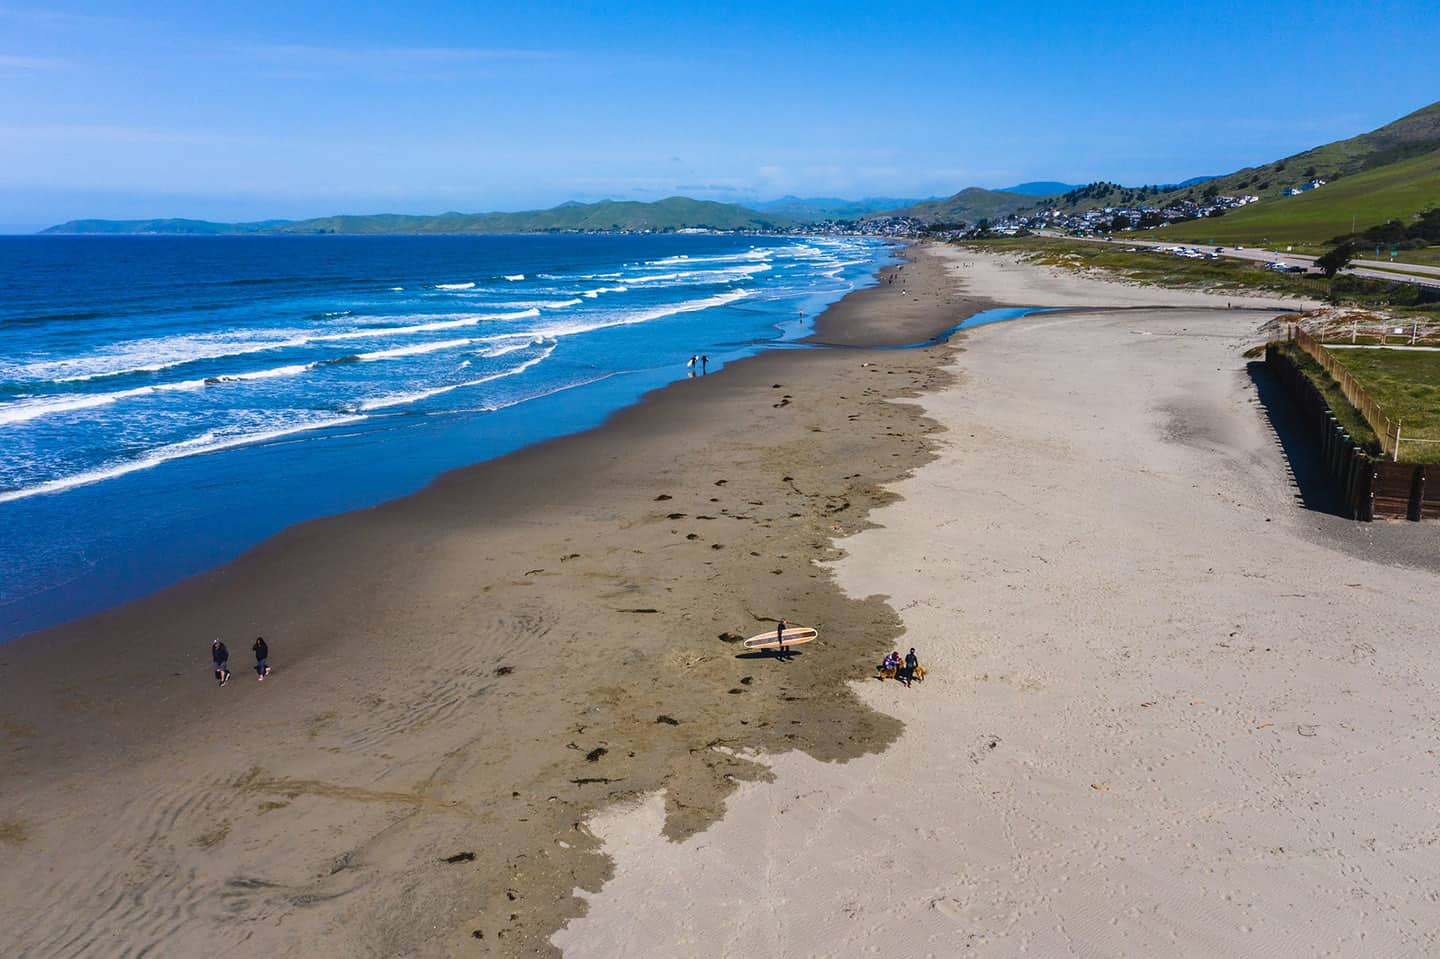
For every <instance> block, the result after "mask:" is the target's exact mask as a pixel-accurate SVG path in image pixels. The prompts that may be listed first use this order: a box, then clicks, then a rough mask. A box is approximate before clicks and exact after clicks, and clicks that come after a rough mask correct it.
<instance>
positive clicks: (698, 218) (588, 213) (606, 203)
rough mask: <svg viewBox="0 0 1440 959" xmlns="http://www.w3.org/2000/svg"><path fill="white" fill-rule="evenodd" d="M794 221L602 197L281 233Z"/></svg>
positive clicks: (724, 226) (319, 222)
mask: <svg viewBox="0 0 1440 959" xmlns="http://www.w3.org/2000/svg"><path fill="white" fill-rule="evenodd" d="M792 224H793V221H792V220H791V219H790V218H789V217H786V216H783V215H781V214H776V213H761V212H758V211H756V210H750V209H746V208H745V207H742V206H736V205H735V204H732V203H715V202H712V201H709V200H691V199H689V198H687V197H671V198H669V199H668V200H660V201H657V202H655V203H640V202H634V201H615V200H602V201H600V202H599V203H565V204H562V205H560V206H557V207H554V208H552V209H549V210H528V211H525V212H521V213H442V214H440V215H438V216H407V215H404V214H396V213H383V214H376V215H373V216H329V217H320V218H318V219H314V220H300V221H298V222H296V223H290V224H287V225H285V226H284V227H281V228H280V229H279V230H277V231H276V232H280V233H311V234H314V233H346V234H356V233H362V234H363V233H432V234H440V233H569V232H596V233H602V232H603V233H614V232H640V231H647V230H653V231H656V232H670V231H674V230H685V229H709V230H773V229H784V228H786V227H789V226H791V225H792Z"/></svg>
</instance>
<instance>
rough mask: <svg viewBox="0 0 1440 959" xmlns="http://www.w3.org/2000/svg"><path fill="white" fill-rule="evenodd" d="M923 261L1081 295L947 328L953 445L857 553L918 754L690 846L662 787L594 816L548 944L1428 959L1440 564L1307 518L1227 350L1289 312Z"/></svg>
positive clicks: (772, 792)
mask: <svg viewBox="0 0 1440 959" xmlns="http://www.w3.org/2000/svg"><path fill="white" fill-rule="evenodd" d="M940 255H949V256H952V257H953V265H954V268H955V270H956V272H957V275H959V276H961V277H962V278H963V279H964V280H965V281H966V284H967V287H968V291H969V292H970V293H971V294H973V295H980V296H985V297H988V298H991V299H993V300H996V301H998V302H1001V303H1015V304H1030V305H1069V306H1089V307H1091V308H1092V309H1090V310H1088V311H1086V312H1076V313H1052V314H1040V315H1035V316H1031V317H1028V318H1025V319H1021V320H1017V321H1012V322H1007V323H1002V324H996V325H992V326H987V327H983V328H980V329H978V330H975V331H973V332H972V333H970V334H969V335H968V336H966V337H965V338H964V339H963V340H960V341H956V343H955V346H956V347H958V349H956V350H955V351H954V353H953V367H952V371H953V372H954V373H955V374H956V381H955V383H954V385H953V386H949V387H947V388H944V389H941V390H939V391H936V392H930V393H927V394H925V395H923V396H922V397H921V398H919V399H918V400H915V401H907V403H908V402H914V403H918V404H919V405H920V406H921V407H922V408H923V410H924V411H925V413H926V414H927V416H929V417H931V418H933V419H934V420H935V421H937V422H938V423H940V424H941V425H942V426H943V427H945V430H946V431H945V432H943V433H940V434H937V436H936V441H937V442H938V444H939V446H940V453H939V457H938V459H936V460H935V461H933V462H931V463H930V464H928V465H926V466H924V467H922V468H920V469H919V470H918V471H916V472H915V473H914V475H912V476H910V477H909V478H907V479H904V480H902V481H900V482H897V483H895V484H894V485H893V486H892V487H891V488H892V489H893V491H894V492H895V493H898V494H899V496H900V497H901V498H900V499H899V500H897V501H895V502H893V503H891V504H889V505H886V506H883V507H881V508H879V509H877V510H876V511H874V512H873V513H872V514H871V519H872V521H873V522H875V523H877V524H878V526H876V527H875V528H870V529H867V530H865V531H863V532H860V533H858V534H856V535H854V536H851V537H849V538H847V539H844V540H843V541H841V542H840V543H839V545H840V546H841V548H842V549H843V550H844V551H845V553H846V555H845V557H844V558H843V559H841V560H839V561H838V562H836V563H834V564H833V566H832V568H833V569H834V570H835V571H836V573H837V575H838V581H839V583H840V585H841V586H842V587H843V589H845V590H846V591H847V592H849V593H850V594H851V595H852V596H856V597H862V596H865V597H868V596H875V595H880V596H884V597H886V601H887V602H888V603H889V604H890V605H892V606H893V607H894V608H895V609H896V610H897V611H898V612H899V615H900V617H901V619H902V621H903V625H904V634H903V635H902V636H901V637H900V638H899V639H898V640H897V642H896V645H897V646H899V647H900V648H901V649H902V650H904V649H905V648H908V647H909V646H916V647H918V649H919V653H920V656H921V660H922V662H924V663H925V664H926V665H927V667H928V668H929V671H930V673H929V678H928V679H927V680H926V682H925V683H923V684H917V685H916V686H915V687H914V688H913V689H905V688H903V687H901V686H899V685H897V684H894V683H880V682H876V681H874V680H857V682H856V683H855V688H856V691H857V694H858V696H859V697H860V699H861V700H862V701H863V702H865V703H866V704H868V705H870V706H871V707H873V708H874V709H875V710H877V711H880V712H883V713H887V714H889V715H893V716H895V717H897V718H898V719H900V720H901V721H903V723H904V724H905V729H904V732H903V733H902V735H901V737H900V739H899V740H898V742H896V743H895V744H894V745H893V746H892V747H891V748H889V749H888V750H885V751H883V752H880V753H878V754H870V755H866V756H861V757H858V758H855V759H852V760H850V761H848V762H845V763H824V762H819V761H816V760H815V759H814V758H811V757H810V756H807V755H805V754H803V753H799V752H787V753H784V754H783V755H778V756H763V757H758V756H757V757H753V758H756V759H758V760H760V761H763V762H764V763H766V764H767V765H768V766H769V768H770V770H771V773H772V776H773V778H772V780H771V781H769V782H759V781H757V782H753V783H748V784H746V785H744V786H742V787H741V788H740V789H739V791H738V792H737V793H736V794H735V795H734V796H732V797H731V798H730V800H729V801H728V803H727V811H726V814H725V815H724V817H723V818H722V819H721V820H720V821H719V822H718V823H717V824H716V825H714V826H712V827H711V828H710V829H708V830H707V831H705V832H703V833H700V834H698V835H696V836H693V837H691V838H689V839H688V840H686V841H684V842H680V843H674V842H669V841H666V840H665V839H663V838H662V837H661V835H660V827H661V823H662V821H663V800H662V799H661V798H660V797H656V796H651V797H647V798H643V799H640V800H637V801H635V802H633V803H631V804H629V805H628V806H626V807H624V808H617V809H614V810H611V811H609V812H607V813H605V814H602V815H601V816H599V817H597V818H596V819H595V820H593V821H592V823H591V828H592V830H593V831H594V832H595V834H596V835H598V836H599V837H600V838H601V840H602V841H603V848H604V850H605V851H606V852H608V853H609V854H610V855H611V856H612V857H613V859H614V861H615V875H614V878H613V879H612V880H611V881H610V882H609V883H608V884H607V885H606V886H605V887H604V888H603V889H602V890H601V891H600V892H599V893H598V894H594V895H589V896H588V897H587V898H588V901H589V911H588V913H587V914H586V915H585V916H584V917H582V918H580V919H577V920H574V921H572V922H571V923H570V924H569V925H568V926H567V927H566V928H565V929H564V930H562V931H561V932H560V933H559V934H558V935H556V936H555V938H554V941H555V942H556V944H557V945H559V946H560V947H562V949H563V951H564V954H565V955H566V956H568V957H577V959H581V957H592V956H593V957H599V956H614V955H622V954H623V955H627V956H637V957H640V956H661V955H687V956H697V957H706V956H717V957H718V956H734V955H747V954H748V955H766V956H861V955H881V956H891V957H912V956H913V957H930V956H939V957H946V956H955V955H961V954H964V955H975V956H995V957H1002V956H1003V957H1009V956H1015V955H1021V954H1028V955H1037V956H1057V957H1058V956H1158V955H1165V956H1176V957H1191V956H1193V957H1196V959H1200V957H1205V959H1214V957H1222V956H1236V957H1239V956H1256V955H1305V956H1322V955H1323V956H1355V957H1360V956H1378V955H1383V956H1387V957H1417V959H1418V957H1422V956H1433V955H1435V954H1436V953H1437V951H1440V920H1437V918H1436V915H1437V910H1436V896H1437V893H1436V890H1437V889H1440V856H1437V855H1436V852H1437V849H1440V835H1437V832H1436V828H1435V823H1434V810H1435V808H1436V805H1437V802H1440V760H1437V748H1440V742H1437V735H1436V729H1437V726H1436V717H1437V711H1440V707H1437V702H1440V658H1437V656H1436V655H1435V642H1434V622H1435V614H1436V611H1437V601H1436V599H1435V597H1436V596H1437V586H1440V577H1437V575H1436V574H1435V572H1432V571H1429V570H1426V569H1423V568H1419V567H1416V566H1407V565H1404V564H1403V563H1401V562H1399V561H1397V557H1403V556H1404V555H1407V553H1406V552H1405V551H1404V550H1399V551H1396V550H1392V549H1391V548H1390V546H1391V545H1392V543H1391V542H1390V540H1391V539H1392V537H1391V536H1390V534H1391V533H1392V532H1398V534H1399V535H1402V536H1411V537H1413V535H1414V534H1413V533H1412V532H1411V531H1410V530H1401V529H1399V527H1394V526H1386V525H1383V524H1373V525H1370V526H1363V527H1358V530H1359V531H1357V524H1350V523H1348V521H1342V520H1339V519H1337V518H1335V517H1331V516H1326V515H1322V514H1319V513H1315V512H1312V511H1309V510H1307V509H1305V508H1303V507H1302V506H1301V505H1300V504H1299V503H1298V502H1297V498H1296V495H1295V490H1294V488H1293V486H1292V485H1291V482H1290V474H1289V472H1288V469H1287V463H1286V460H1285V458H1284V455H1283V454H1282V451H1281V449H1280V446H1279V443H1278V441H1277V436H1276V434H1275V433H1274V432H1273V430H1272V427H1271V421H1270V420H1269V419H1268V418H1267V414H1266V411H1265V410H1264V409H1263V408H1262V406H1261V405H1260V404H1259V403H1258V401H1257V399H1256V391H1255V388H1254V385H1253V383H1252V380H1251V376H1250V373H1249V371H1248V370H1247V362H1246V360H1244V359H1243V358H1242V357H1241V353H1242V351H1243V350H1244V349H1245V348H1246V347H1247V346H1250V345H1253V344H1254V343H1255V342H1257V336H1256V333H1255V331H1256V328H1257V327H1258V326H1259V324H1260V323H1261V322H1262V321H1263V320H1265V319H1266V318H1268V317H1269V316H1272V315H1273V313H1264V312H1260V311H1254V312H1251V311H1240V310H1225V309H1220V310H1216V309H1194V308H1186V309H1177V308H1176V307H1177V306H1178V305H1179V304H1178V303H1177V302H1176V297H1177V296H1179V294H1174V293H1171V292H1168V291H1150V290H1146V291H1143V292H1145V293H1151V294H1153V295H1154V297H1155V300H1154V301H1152V305H1157V306H1165V307H1166V308H1164V309H1144V308H1136V307H1143V306H1144V303H1143V302H1138V301H1143V299H1144V296H1143V295H1142V293H1141V292H1137V289H1136V288H1133V287H1122V286H1109V285H1105V284H1098V283H1097V281H1094V280H1091V279H1088V278H1084V277H1075V276H1073V275H1071V276H1065V275H1061V274H1057V273H1053V272H1051V271H1043V270H1038V269H1035V268H1033V267H1027V266H1026V265H1025V264H1023V263H1020V262H1018V261H1015V260H1007V259H1004V258H1000V257H990V256H984V255H975V254H971V253H970V252H968V251H951V250H942V251H941V253H940ZM1187 295H1188V294H1187ZM1222 299H1225V298H1222ZM1189 302H1190V303H1191V304H1197V303H1198V304H1200V305H1208V306H1213V305H1215V303H1214V298H1208V299H1207V298H1203V297H1201V298H1192V299H1190V300H1189ZM1220 305H1222V306H1223V303H1222V304H1220ZM1107 306H1125V307H1130V308H1128V309H1123V310H1119V311H1116V310H1107V309H1105V307H1107ZM1416 525H1419V524H1411V526H1412V527H1413V526H1416ZM1342 527H1343V528H1342ZM1420 535H1423V536H1427V537H1429V539H1430V548H1429V550H1428V552H1429V553H1430V554H1431V555H1433V554H1434V553H1435V552H1436V547H1437V546H1440V539H1437V530H1436V528H1435V527H1434V526H1433V525H1428V526H1426V527H1425V529H1424V531H1423V532H1422V533H1421V534H1420ZM1411 545H1413V543H1412V544H1411ZM1432 565H1433V564H1432ZM657 890H664V894H663V895H661V894H658V893H657Z"/></svg>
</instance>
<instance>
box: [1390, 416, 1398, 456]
mask: <svg viewBox="0 0 1440 959" xmlns="http://www.w3.org/2000/svg"><path fill="white" fill-rule="evenodd" d="M1390 462H1392V463H1398V462H1400V421H1399V420H1396V421H1395V452H1393V453H1391V454H1390Z"/></svg>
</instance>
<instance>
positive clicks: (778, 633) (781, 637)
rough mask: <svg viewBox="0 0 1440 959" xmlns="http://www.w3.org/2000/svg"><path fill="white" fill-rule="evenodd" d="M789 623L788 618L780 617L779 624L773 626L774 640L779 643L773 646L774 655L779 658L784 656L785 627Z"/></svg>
mask: <svg viewBox="0 0 1440 959" xmlns="http://www.w3.org/2000/svg"><path fill="white" fill-rule="evenodd" d="M789 625H790V623H789V621H788V620H784V619H782V620H780V625H778V626H776V627H775V642H776V643H777V644H779V645H777V646H776V647H775V655H777V656H779V657H780V658H781V659H784V658H785V628H786V627H787V626H789Z"/></svg>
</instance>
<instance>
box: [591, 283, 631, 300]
mask: <svg viewBox="0 0 1440 959" xmlns="http://www.w3.org/2000/svg"><path fill="white" fill-rule="evenodd" d="M629 292H630V287H628V286H597V287H596V288H595V289H593V290H586V291H585V292H584V293H582V294H580V295H581V296H583V297H585V298H586V299H587V300H593V299H595V298H596V297H598V296H600V295H601V294H602V293H629Z"/></svg>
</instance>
